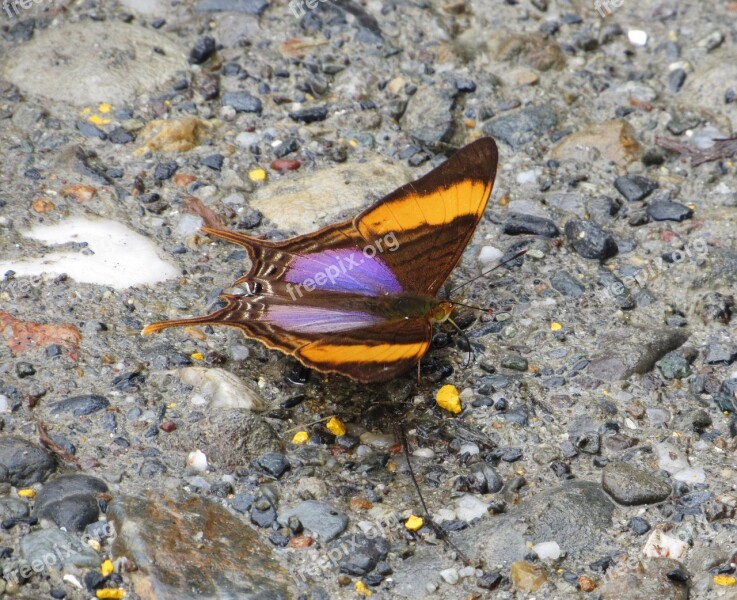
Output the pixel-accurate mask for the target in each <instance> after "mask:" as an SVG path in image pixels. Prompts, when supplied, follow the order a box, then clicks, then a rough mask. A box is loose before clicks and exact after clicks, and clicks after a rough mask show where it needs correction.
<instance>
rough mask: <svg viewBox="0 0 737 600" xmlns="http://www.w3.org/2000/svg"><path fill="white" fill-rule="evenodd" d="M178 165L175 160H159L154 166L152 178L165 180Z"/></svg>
mask: <svg viewBox="0 0 737 600" xmlns="http://www.w3.org/2000/svg"><path fill="white" fill-rule="evenodd" d="M178 168H179V166H178V165H177V163H176V162H174V161H173V160H172V161H169V162H161V163H158V164H157V165H156V168H155V169H154V179H155V180H156V181H166V180H167V179H170V178H171V177H172V176H173V175H174V173H176V172H177V169H178Z"/></svg>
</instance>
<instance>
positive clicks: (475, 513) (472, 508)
mask: <svg viewBox="0 0 737 600" xmlns="http://www.w3.org/2000/svg"><path fill="white" fill-rule="evenodd" d="M488 509H489V503H488V502H484V501H483V500H481V499H479V498H477V497H476V496H471V495H470V494H465V495H464V496H461V497H460V498H458V499H456V511H455V512H456V516H457V517H458V518H459V519H461V520H462V521H473V520H474V519H478V518H479V517H483V516H484V515H485V514H486V512H487V511H488Z"/></svg>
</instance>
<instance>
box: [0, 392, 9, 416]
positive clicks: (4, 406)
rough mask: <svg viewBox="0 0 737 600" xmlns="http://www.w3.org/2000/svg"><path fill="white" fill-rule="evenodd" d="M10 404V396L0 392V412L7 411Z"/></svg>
mask: <svg viewBox="0 0 737 600" xmlns="http://www.w3.org/2000/svg"><path fill="white" fill-rule="evenodd" d="M10 406H11V405H10V398H8V397H7V396H3V395H2V394H0V413H9V412H10Z"/></svg>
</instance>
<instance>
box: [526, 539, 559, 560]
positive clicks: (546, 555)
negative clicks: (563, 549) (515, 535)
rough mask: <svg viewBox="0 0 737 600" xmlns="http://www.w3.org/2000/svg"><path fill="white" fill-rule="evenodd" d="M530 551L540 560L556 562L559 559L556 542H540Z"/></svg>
mask: <svg viewBox="0 0 737 600" xmlns="http://www.w3.org/2000/svg"><path fill="white" fill-rule="evenodd" d="M532 550H533V551H534V552H535V554H537V555H538V556H539V557H540V560H558V559H559V558H560V546H559V545H558V542H540V543H539V544H535V545H534V546H533V547H532Z"/></svg>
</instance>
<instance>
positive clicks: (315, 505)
mask: <svg viewBox="0 0 737 600" xmlns="http://www.w3.org/2000/svg"><path fill="white" fill-rule="evenodd" d="M292 517H297V518H298V519H299V521H300V523H301V524H302V525H303V526H304V528H305V529H307V530H309V531H311V532H312V533H313V534H314V535H316V536H317V537H318V538H319V539H321V540H323V541H326V542H329V541H331V540H334V539H335V538H337V537H338V536H339V535H340V534H341V533H343V532H344V531H345V528H346V527H347V526H348V517H347V516H346V515H345V514H344V513H342V512H340V511H338V510H336V509H335V508H334V507H333V506H331V505H330V504H328V503H327V502H319V501H317V500H305V501H304V502H302V503H300V504H298V505H297V506H296V507H295V508H293V509H292V510H290V511H287V512H286V513H284V514H283V515H281V517H280V522H281V523H287V522H289V519H290V518H292Z"/></svg>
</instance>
